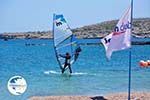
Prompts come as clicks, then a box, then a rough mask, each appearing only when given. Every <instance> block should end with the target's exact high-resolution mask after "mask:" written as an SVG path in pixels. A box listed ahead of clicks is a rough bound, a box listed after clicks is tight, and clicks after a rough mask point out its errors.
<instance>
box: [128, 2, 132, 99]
mask: <svg viewBox="0 0 150 100" xmlns="http://www.w3.org/2000/svg"><path fill="white" fill-rule="evenodd" d="M132 19H133V0H131V34H132V25H133V20H132ZM130 39H131V38H130ZM130 41H131V40H130ZM131 43H132V41H131ZM131 50H132V49H131V47H130V50H129V83H128V100H130V99H131V98H130V97H131V60H132V56H131V55H132V52H131Z"/></svg>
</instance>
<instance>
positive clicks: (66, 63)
mask: <svg viewBox="0 0 150 100" xmlns="http://www.w3.org/2000/svg"><path fill="white" fill-rule="evenodd" d="M59 56H60V57H63V58H65V64H64V67H63V68H62V74H63V73H64V71H65V69H66V67H67V66H68V68H69V71H70V73H72V70H71V64H70V59H71V56H70V54H69V53H68V52H66V55H61V54H59Z"/></svg>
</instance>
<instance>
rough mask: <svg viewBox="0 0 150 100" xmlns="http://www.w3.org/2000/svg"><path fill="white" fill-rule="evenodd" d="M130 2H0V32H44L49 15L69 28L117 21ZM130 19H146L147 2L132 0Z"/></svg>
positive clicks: (149, 6) (48, 26)
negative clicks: (59, 17)
mask: <svg viewBox="0 0 150 100" xmlns="http://www.w3.org/2000/svg"><path fill="white" fill-rule="evenodd" d="M129 5H130V0H0V33H3V32H28V31H48V30H51V29H52V21H53V13H56V14H63V15H64V16H65V19H66V20H67V23H68V24H69V26H70V27H71V28H77V27H82V26H85V25H91V24H96V23H100V22H103V21H108V20H112V19H119V18H120V17H121V16H122V14H123V13H124V11H125V10H126V9H127V8H128V6H129ZM133 17H134V18H142V17H149V18H150V0H134V6H133Z"/></svg>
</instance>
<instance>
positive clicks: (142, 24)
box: [0, 18, 150, 39]
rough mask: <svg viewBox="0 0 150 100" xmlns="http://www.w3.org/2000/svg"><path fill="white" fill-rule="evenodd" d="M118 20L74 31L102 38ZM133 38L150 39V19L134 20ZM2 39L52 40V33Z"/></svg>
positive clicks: (79, 36) (4, 35)
mask: <svg viewBox="0 0 150 100" xmlns="http://www.w3.org/2000/svg"><path fill="white" fill-rule="evenodd" d="M117 22H118V20H112V21H105V22H101V23H97V24H93V25H87V26H83V27H81V28H76V29H72V31H73V33H74V34H75V35H76V36H77V37H78V38H101V37H103V36H105V35H107V34H109V33H111V32H112V30H113V28H114V26H115V25H116V24H117ZM132 32H133V33H132V36H133V37H136V38H150V18H136V19H134V20H133V31H132ZM0 38H1V39H2V38H3V39H7V38H9V39H48V38H52V33H51V31H42V32H40V31H38V32H17V33H3V34H0Z"/></svg>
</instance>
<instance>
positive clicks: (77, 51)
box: [74, 47, 82, 61]
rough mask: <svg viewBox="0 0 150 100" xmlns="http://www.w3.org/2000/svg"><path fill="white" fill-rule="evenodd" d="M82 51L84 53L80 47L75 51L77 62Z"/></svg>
mask: <svg viewBox="0 0 150 100" xmlns="http://www.w3.org/2000/svg"><path fill="white" fill-rule="evenodd" d="M81 51H82V50H81V48H80V47H78V48H77V49H76V50H75V55H74V60H75V61H76V60H77V58H78V56H79V53H80V52H81Z"/></svg>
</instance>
